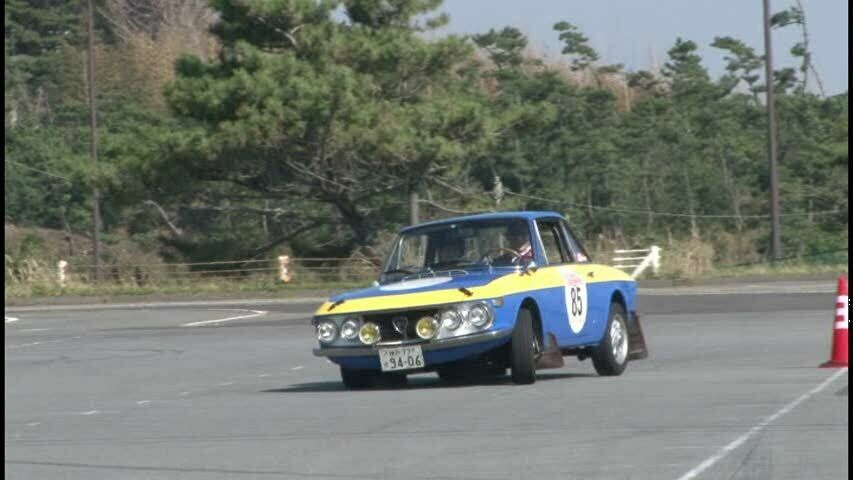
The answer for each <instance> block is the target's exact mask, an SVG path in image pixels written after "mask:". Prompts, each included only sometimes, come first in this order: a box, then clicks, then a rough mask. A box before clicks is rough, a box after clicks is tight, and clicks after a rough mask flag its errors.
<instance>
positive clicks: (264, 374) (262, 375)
mask: <svg viewBox="0 0 853 480" xmlns="http://www.w3.org/2000/svg"><path fill="white" fill-rule="evenodd" d="M269 376H270V374H269V373H262V374H260V375H258V378H264V377H269Z"/></svg>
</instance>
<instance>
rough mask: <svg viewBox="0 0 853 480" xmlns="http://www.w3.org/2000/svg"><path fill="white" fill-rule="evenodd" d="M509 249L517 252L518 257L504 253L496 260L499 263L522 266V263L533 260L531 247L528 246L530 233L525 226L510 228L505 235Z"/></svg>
mask: <svg viewBox="0 0 853 480" xmlns="http://www.w3.org/2000/svg"><path fill="white" fill-rule="evenodd" d="M506 239H507V243H508V245H509V248H511V249H512V250H515V251H516V252H518V255H519V256H518V257H516V256H515V255H513V254H511V253H509V252H506V253H504V254H503V255H501V256H500V257H498V258H497V259H496V260H497V261H499V262H501V263H512V264H516V265H523V264H524V263H527V262H529V261H530V260H533V247H532V246H531V245H530V232H529V231H528V230H527V226H526V225H516V226H512V227H510V229H509V231H508V232H507V234H506Z"/></svg>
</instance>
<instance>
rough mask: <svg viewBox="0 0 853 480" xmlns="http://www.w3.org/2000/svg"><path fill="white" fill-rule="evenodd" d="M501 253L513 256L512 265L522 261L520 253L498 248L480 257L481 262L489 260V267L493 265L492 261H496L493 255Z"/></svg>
mask: <svg viewBox="0 0 853 480" xmlns="http://www.w3.org/2000/svg"><path fill="white" fill-rule="evenodd" d="M501 252H505V253H509V254H510V255H512V256H513V259H512V261H511V262H510V263H513V264H514V263H516V262H517V261H519V260H521V254H520V253H518V252H517V251H515V250H513V249H511V248H506V247H496V248H492V249H491V250H488V251H487V252H486V253H484V254H483V256H482V257H480V262H485V261H486V260H488V262H487V263H488V264H489V265H491V264H492V261H493V260H494V257H493V256H492V254H493V253H501Z"/></svg>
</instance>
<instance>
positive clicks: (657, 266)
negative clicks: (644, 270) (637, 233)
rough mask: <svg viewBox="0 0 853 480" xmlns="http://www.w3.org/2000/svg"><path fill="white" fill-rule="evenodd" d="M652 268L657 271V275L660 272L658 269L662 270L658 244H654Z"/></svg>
mask: <svg viewBox="0 0 853 480" xmlns="http://www.w3.org/2000/svg"><path fill="white" fill-rule="evenodd" d="M651 256H652V270H653V271H654V272H655V275H657V274H658V270H660V247H658V246H657V245H652V253H651Z"/></svg>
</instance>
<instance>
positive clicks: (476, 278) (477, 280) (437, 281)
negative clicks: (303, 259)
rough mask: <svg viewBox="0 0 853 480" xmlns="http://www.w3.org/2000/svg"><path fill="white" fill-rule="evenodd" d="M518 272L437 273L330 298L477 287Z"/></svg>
mask: <svg viewBox="0 0 853 480" xmlns="http://www.w3.org/2000/svg"><path fill="white" fill-rule="evenodd" d="M510 273H517V272H516V271H515V270H506V269H504V270H501V271H492V272H488V271H484V272H473V273H469V274H468V275H458V276H452V277H451V276H449V275H436V276H434V277H427V278H418V279H411V280H402V281H399V282H393V283H386V284H383V285H378V286H373V287H370V288H365V289H362V290H356V291H353V292H347V293H342V294H340V295H336V296H334V297H332V298H331V299H330V301H332V302H340V301H348V300H356V299H365V298H371V297H387V296H390V295H404V294H410V293H423V292H431V291H437V290H458V289H460V288H465V289H469V288H475V287H480V286H483V285H487V284H489V283H490V282H492V281H493V280H495V279H497V278H500V277H503V276H504V275H508V274H510Z"/></svg>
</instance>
